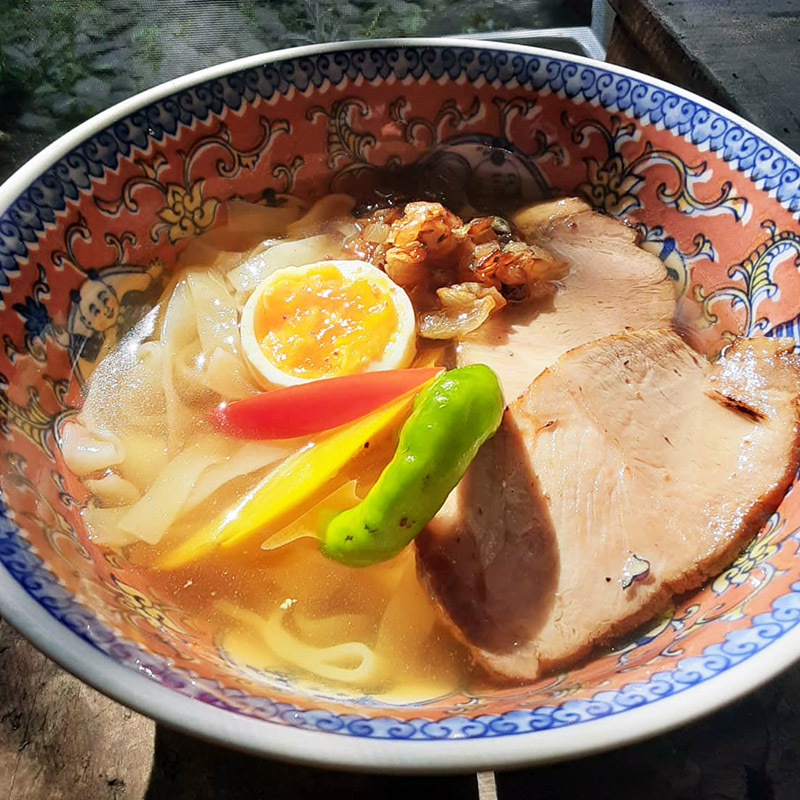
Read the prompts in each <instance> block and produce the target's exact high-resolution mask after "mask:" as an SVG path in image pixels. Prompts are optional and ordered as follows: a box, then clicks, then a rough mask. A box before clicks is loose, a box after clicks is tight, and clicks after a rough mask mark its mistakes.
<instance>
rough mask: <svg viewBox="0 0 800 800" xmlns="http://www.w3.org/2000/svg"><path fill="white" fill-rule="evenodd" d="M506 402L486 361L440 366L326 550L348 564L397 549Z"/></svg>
mask: <svg viewBox="0 0 800 800" xmlns="http://www.w3.org/2000/svg"><path fill="white" fill-rule="evenodd" d="M503 408H504V402H503V394H502V391H501V390H500V384H499V383H498V380H497V376H496V375H495V374H494V372H492V370H491V369H489V367H487V366H484V365H483V364H473V365H471V366H468V367H460V368H459V369H454V370H450V371H449V372H444V373H442V374H441V375H440V376H439V377H438V378H437V379H436V380H435V381H434V382H433V383H432V384H431V385H430V386H429V387H428V388H427V389H426V390H425V391H423V392H421V393H420V395H419V396H418V397H417V399H416V401H415V403H414V408H413V410H412V412H411V415H410V416H409V418H408V419H407V420H406V423H405V425H403V428H402V430H401V431H400V439H399V442H398V445H397V450H396V451H395V454H394V457H393V458H392V460H391V461H390V462H389V464H388V466H387V467H386V468H385V469H384V470H383V472H382V473H381V475H380V477H379V478H378V480H377V482H376V483H375V485H374V486H373V487H372V489H370V491H369V493H368V494H367V496H366V497H365V498H364V499H363V500H362V501H361V502H360V503H359V504H358V505H357V506H356V507H355V508H351V509H349V510H347V511H343V512H341V513H340V514H337V515H336V516H335V517H333V519H332V520H331V521H330V522H329V523H328V524H327V526H326V527H325V528H324V530H323V531H322V534H321V539H322V543H321V547H322V552H323V553H324V554H325V555H326V556H327V557H328V558H331V559H333V560H334V561H340V562H341V563H343V564H347V565H348V566H351V567H366V566H369V565H370V564H377V563H378V562H380V561H386V560H387V559H389V558H392V556H395V555H397V554H398V553H399V552H400V551H401V550H402V549H403V548H404V547H405V546H406V545H407V544H409V542H411V540H412V539H413V538H414V537H415V536H416V535H417V534H418V533H419V532H420V531H421V530H422V528H423V527H425V525H427V524H428V522H430V520H431V519H432V517H433V515H434V514H435V513H436V512H437V511H438V510H439V509H440V508H441V506H442V504H443V503H444V501H445V500H446V499H447V495H448V494H450V492H451V491H452V489H453V488H454V487H455V485H456V484H457V483H458V482H459V481H460V480H461V477H462V476H463V475H464V473H465V472H466V470H467V467H468V466H469V464H470V462H471V461H472V459H473V458H475V455H476V453H477V452H478V450H479V448H480V446H481V445H482V444H483V443H484V442H485V441H486V440H487V439H488V438H489V437H490V436H492V435H493V434H494V432H495V431H496V430H497V428H498V426H499V425H500V420H501V419H502V417H503Z"/></svg>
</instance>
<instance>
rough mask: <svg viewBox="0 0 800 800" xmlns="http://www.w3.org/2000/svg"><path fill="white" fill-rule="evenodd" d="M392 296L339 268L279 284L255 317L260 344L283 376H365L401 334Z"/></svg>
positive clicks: (272, 287) (264, 298)
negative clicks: (392, 339) (393, 335)
mask: <svg viewBox="0 0 800 800" xmlns="http://www.w3.org/2000/svg"><path fill="white" fill-rule="evenodd" d="M397 323H398V320H397V310H396V309H395V306H394V303H393V302H392V298H391V296H390V295H389V294H388V293H387V292H386V291H385V290H383V289H382V288H381V287H380V286H376V285H375V284H373V283H371V282H370V281H369V280H368V279H367V278H364V277H357V278H354V277H347V276H345V275H342V273H341V272H340V271H339V270H338V269H337V268H336V267H334V266H320V267H317V268H316V269H314V270H313V271H310V272H305V273H304V274H303V275H302V276H300V275H289V276H284V277H279V278H277V279H276V280H275V281H274V282H272V284H271V285H270V286H269V288H268V289H267V290H266V291H264V292H263V294H262V295H261V298H260V301H259V304H258V307H257V309H256V313H255V315H254V324H255V335H256V340H257V341H258V343H259V345H260V346H261V350H262V351H263V353H264V355H265V356H266V357H267V358H268V359H269V360H270V361H271V362H272V363H273V364H274V365H275V366H276V367H278V368H279V369H280V370H281V371H282V372H285V373H287V374H289V375H294V376H296V377H299V378H309V379H313V378H326V377H333V376H334V375H346V374H348V373H352V372H362V371H364V370H365V369H366V368H367V367H368V366H369V364H370V363H371V362H373V361H377V360H378V359H380V358H381V356H382V355H383V352H384V350H385V349H386V345H387V344H388V343H389V340H390V339H391V337H392V334H393V333H394V332H395V330H396V328H397Z"/></svg>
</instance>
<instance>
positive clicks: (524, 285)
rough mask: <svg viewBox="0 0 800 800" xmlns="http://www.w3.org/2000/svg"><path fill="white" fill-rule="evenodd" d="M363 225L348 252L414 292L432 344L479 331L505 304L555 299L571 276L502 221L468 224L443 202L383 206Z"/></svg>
mask: <svg viewBox="0 0 800 800" xmlns="http://www.w3.org/2000/svg"><path fill="white" fill-rule="evenodd" d="M358 224H359V229H360V230H359V232H358V233H357V234H356V235H355V236H353V237H351V239H350V240H349V241H348V242H347V244H346V246H347V248H348V249H350V250H351V252H353V253H354V254H355V255H357V256H358V257H360V258H365V259H367V260H368V261H371V262H372V263H373V264H375V265H376V266H378V267H381V268H382V269H384V270H385V272H386V274H387V275H388V276H389V277H390V278H391V279H392V280H393V281H394V282H395V283H397V284H398V285H400V286H402V287H403V288H404V289H405V290H406V291H407V292H408V294H409V295H410V296H411V299H412V301H413V303H414V306H415V308H416V310H417V313H418V315H419V321H420V334H421V335H422V336H425V337H427V338H431V339H445V338H452V337H456V336H460V335H463V334H465V333H467V332H469V331H472V330H475V329H476V328H478V327H479V326H480V325H481V324H483V322H485V321H486V319H488V317H489V315H490V314H492V313H494V312H495V311H497V310H499V309H500V308H502V307H503V306H504V305H505V304H506V303H507V302H511V303H523V302H531V301H534V300H538V299H541V298H543V297H546V296H549V295H552V294H553V293H554V292H555V283H554V282H555V281H558V280H560V279H561V278H563V277H564V276H565V274H566V265H565V264H564V263H563V262H560V261H557V260H556V259H555V258H554V257H553V256H552V255H551V254H550V253H549V252H547V250H544V249H543V248H541V247H537V246H536V245H531V244H528V243H527V242H525V241H524V240H522V238H521V237H520V236H519V235H518V234H517V233H516V232H515V231H514V230H513V228H512V226H511V225H510V224H509V223H508V222H507V221H506V220H505V219H502V218H501V217H477V218H476V219H473V220H471V221H470V222H468V223H466V224H465V223H464V222H463V221H462V220H461V219H460V218H459V217H458V216H456V215H455V214H453V213H452V212H451V211H448V210H447V209H446V208H445V207H444V206H443V205H441V204H440V203H428V202H414V203H408V204H407V205H406V206H405V208H404V209H402V211H401V210H400V209H398V208H388V209H387V208H383V209H378V210H377V211H373V212H372V213H371V214H370V215H368V216H366V217H363V218H361V219H360V220H359V222H358ZM465 287H469V288H465ZM479 289H481V290H483V291H482V292H480V293H479V292H478V290H479ZM489 290H491V291H489ZM448 331H450V333H447V332H448Z"/></svg>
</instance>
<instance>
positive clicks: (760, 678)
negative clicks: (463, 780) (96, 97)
mask: <svg viewBox="0 0 800 800" xmlns="http://www.w3.org/2000/svg"><path fill="white" fill-rule="evenodd" d="M412 163H413V164H417V165H418V166H420V167H421V170H420V174H423V175H427V176H429V177H430V180H431V181H432V182H433V183H434V184H435V182H436V181H439V180H448V181H450V182H451V183H453V184H457V185H459V186H463V192H464V194H465V196H466V198H467V199H469V200H471V201H473V202H474V203H476V204H482V205H483V206H484V207H487V206H488V207H491V204H492V202H493V200H494V199H496V200H497V201H498V202H500V201H502V202H503V203H505V204H506V205H508V204H509V203H512V204H515V205H519V204H522V203H525V202H529V201H533V200H536V199H537V198H540V197H543V196H545V195H546V194H547V193H548V192H550V191H551V190H555V191H558V192H580V193H583V194H584V195H585V196H586V197H587V198H588V199H589V200H590V202H591V203H592V204H593V205H594V206H595V207H596V208H597V209H599V210H601V211H603V212H605V213H607V214H611V215H613V216H617V217H623V218H626V219H627V220H628V221H629V222H630V223H631V224H633V225H635V226H636V227H637V228H638V230H639V232H640V234H641V237H642V241H643V243H644V247H646V248H648V249H650V250H651V251H652V252H654V253H656V254H657V255H658V256H659V257H660V258H661V259H663V261H664V263H665V265H666V268H667V270H668V272H669V275H670V277H671V279H672V280H673V282H674V285H675V290H676V293H677V295H678V296H679V298H680V299H679V302H678V311H679V316H680V317H683V318H687V319H688V318H691V319H693V320H695V321H698V320H699V324H700V334H699V336H698V341H697V344H698V345H699V346H700V347H703V348H706V349H708V350H713V349H716V348H719V347H720V345H721V344H723V343H724V342H725V340H726V338H727V337H730V336H731V334H733V333H737V334H739V333H744V334H766V335H778V334H780V335H789V336H796V335H798V325H799V324H800V316H798V315H799V314H800V271H798V265H800V230H798V225H797V212H798V209H800V159H799V158H798V156H796V155H795V154H793V153H791V152H790V151H788V150H787V149H786V148H784V147H782V146H781V145H780V144H779V143H777V142H776V141H774V140H773V139H772V138H771V137H769V136H767V135H766V134H764V133H762V132H760V131H759V130H757V129H756V128H754V127H753V126H752V125H749V124H748V123H746V122H744V121H743V120H741V119H739V118H737V117H735V116H734V115H732V114H730V113H728V112H726V111H724V110H723V109H721V108H718V107H716V106H714V105H713V104H711V103H708V102H706V101H705V100H703V99H701V98H699V97H696V96H693V95H691V94H689V93H687V92H684V91H682V90H680V89H676V88H674V87H671V86H668V85H666V84H664V83H661V82H659V81H656V80H654V79H651V78H647V77H644V76H641V75H637V74H635V73H632V72H630V71H627V70H624V69H620V68H617V67H612V66H608V65H605V64H601V63H595V62H591V61H588V60H586V59H582V58H578V57H574V56H564V55H559V54H555V53H550V52H546V51H538V50H533V49H528V48H523V47H513V46H509V45H497V44H475V43H472V42H469V43H467V42H459V41H456V40H430V41H421V40H409V41H393V42H374V43H369V44H363V43H362V44H340V45H330V46H318V47H310V48H302V49H299V50H289V51H284V52H280V53H275V54H271V55H264V56H255V57H253V58H249V59H244V60H241V61H236V62H233V63H230V64H223V65H221V66H218V67H213V68H211V69H208V70H205V71H203V72H199V73H196V74H193V75H189V76H187V77H185V78H183V79H181V80H177V81H173V82H170V83H168V84H165V85H163V86H160V87H157V88H155V89H152V90H150V91H148V92H145V93H143V94H141V95H138V96H137V97H134V98H132V99H131V100H129V101H127V102H125V103H122V104H120V105H118V106H116V107H114V108H112V109H110V110H109V111H106V112H104V113H103V114H100V115H99V116H97V117H95V118H94V119H92V120H90V121H89V122H87V123H85V124H83V125H81V126H80V127H78V128H76V129H75V130H74V131H73V132H72V133H70V134H68V135H67V136H65V137H63V138H62V139H60V140H59V141H58V142H56V143H55V144H54V145H52V146H51V147H49V148H48V149H46V150H45V151H44V152H42V153H41V154H40V155H39V156H37V157H36V158H35V159H33V160H32V161H31V162H30V163H29V164H27V165H26V166H25V167H23V168H22V169H21V170H20V171H19V172H18V173H17V174H16V175H14V176H13V177H12V178H11V179H9V180H8V182H7V183H6V184H5V185H4V186H3V187H2V189H0V212H1V213H2V217H0V270H1V272H0V298H1V301H2V302H1V306H0V327H1V328H2V334H3V349H2V352H0V389H1V391H0V414H2V437H1V438H0V473H1V474H0V481H1V482H2V507H1V508H0V612H1V613H2V615H3V616H4V617H6V618H7V619H8V620H9V621H10V622H11V623H12V624H13V625H14V626H16V627H17V628H18V629H19V630H20V631H22V632H23V633H24V634H25V635H26V636H27V637H28V638H30V639H31V641H32V642H33V643H34V644H35V645H37V646H38V647H39V648H40V649H41V650H43V651H44V652H45V653H47V654H48V655H49V656H51V657H52V658H54V659H55V660H56V661H58V662H59V663H60V664H62V665H63V666H64V667H66V668H67V669H68V670H70V671H71V672H73V673H74V674H76V675H77V676H79V677H80V678H82V679H83V680H85V681H86V682H88V683H90V684H92V685H93V686H95V687H97V688H98V689H100V690H101V691H103V692H105V693H106V694H108V695H110V696H111V697H114V698H116V699H117V700H119V701H121V702H123V703H125V704H127V705H128V706H130V707H132V708H134V709H136V710H137V711H140V712H142V713H144V714H147V715H149V716H151V717H154V718H156V719H159V720H161V721H163V722H165V723H167V724H169V725H171V726H174V727H177V728H180V729H183V730H185V731H189V732H192V733H195V734H199V735H202V736H204V737H207V738H210V739H213V740H216V741H218V742H222V743H225V744H229V745H232V746H235V747H239V748H242V749H246V750H250V751H253V752H257V753H264V754H269V755H273V756H279V757H284V758H289V759H294V760H305V761H309V762H313V763H317V764H328V765H337V766H344V767H350V768H359V769H394V770H409V771H411V770H414V771H424V770H458V769H471V770H474V769H477V768H480V767H503V766H511V765H520V764H530V763H536V762H542V761H546V760H554V759H558V758H566V757H570V756H576V755H579V754H584V753H588V752H591V751H596V750H600V749H603V748H609V747H612V746H616V745H620V744H623V743H626V742H630V741H632V740H635V739H638V738H642V737H644V736H648V735H652V734H655V733H657V732H660V731H664V730H666V729H668V728H670V727H673V726H676V725H678V724H681V723H685V722H687V721H689V720H691V719H693V718H695V717H697V716H698V715H700V714H703V713H706V712H708V711H710V710H712V709H714V708H717V707H718V706H720V705H722V704H723V703H726V702H728V701H730V700H732V699H734V698H736V697H738V696H740V695H741V694H743V693H744V692H746V691H749V690H751V689H753V688H754V687H756V686H757V685H759V684H761V683H762V682H764V681H766V680H767V679H769V678H770V677H771V676H773V675H775V674H776V673H778V672H779V671H780V670H781V669H783V668H785V667H786V666H788V665H789V664H790V663H792V662H793V661H794V660H795V659H796V658H797V657H798V656H800V627H798V621H800V580H798V569H799V568H800V556H798V547H800V491H797V490H796V488H795V487H793V488H792V489H791V490H790V491H789V493H788V494H787V496H786V498H785V500H784V501H783V503H782V504H781V506H780V508H779V509H778V511H777V512H776V513H775V514H774V515H773V516H772V518H771V519H770V520H769V522H768V523H767V524H766V526H765V527H764V529H763V530H762V531H761V533H760V534H759V536H758V538H757V540H756V541H755V542H753V544H752V545H751V546H750V547H749V548H748V549H747V551H746V552H744V553H743V554H742V555H741V556H740V557H739V558H738V560H737V561H736V562H735V563H734V564H733V565H731V567H730V568H729V569H727V570H726V571H725V572H723V573H722V574H721V575H719V576H718V577H717V578H716V579H715V580H714V581H712V582H711V583H710V584H708V585H707V586H706V587H705V588H704V589H703V590H702V591H699V592H696V593H693V594H691V595H690V596H688V597H686V598H685V599H683V600H681V601H680V602H678V603H677V604H676V605H675V606H674V607H672V608H670V609H669V610H668V611H667V612H665V613H664V614H662V615H661V616H660V617H659V618H658V619H657V620H654V621H653V622H652V623H651V624H649V625H648V626H645V628H644V629H642V630H640V631H639V633H638V634H637V635H635V636H633V637H630V638H629V639H628V640H627V643H626V644H625V645H624V646H622V647H620V648H618V649H616V650H614V651H610V650H607V651H604V652H602V653H598V654H596V655H595V656H594V657H593V658H592V659H590V660H589V661H587V662H586V663H584V664H583V665H581V666H579V667H576V668H574V669H572V670H570V671H568V672H565V673H562V674H558V675H552V676H549V677H546V678H544V679H542V680H540V681H538V682H537V683H535V684H532V685H528V686H522V687H515V688H505V689H502V690H499V689H498V690H489V691H487V692H486V693H485V694H453V695H450V696H445V697H439V698H436V699H435V700H431V701H430V702H425V703H411V704H407V705H402V704H395V705H391V704H387V703H385V702H384V703H379V702H377V701H376V700H374V699H371V698H369V697H363V698H358V699H356V700H352V699H348V698H347V697H346V696H343V695H338V694H337V693H336V692H335V691H334V690H328V691H321V690H319V688H316V689H313V688H311V687H309V686H307V685H305V684H304V683H303V682H302V681H300V680H292V679H289V678H286V677H281V676H273V677H271V678H270V677H263V678H258V677H257V676H255V675H253V674H245V673H243V672H241V671H238V670H237V669H236V668H235V667H233V666H232V665H231V664H230V663H229V662H228V661H227V660H226V658H225V656H224V654H223V653H221V652H220V651H219V650H218V649H217V647H216V646H215V642H214V641H213V639H212V638H211V637H210V636H209V635H208V634H207V633H205V632H204V630H203V627H202V625H200V624H198V623H197V621H196V620H193V619H190V618H186V616H185V615H183V614H181V613H180V611H179V610H178V609H176V608H175V607H173V606H172V605H171V604H170V603H169V602H167V601H166V600H165V599H164V598H159V597H158V596H157V595H156V594H155V593H154V592H153V591H151V589H150V587H149V586H148V581H147V577H146V576H145V575H142V574H141V573H139V572H136V571H135V570H134V569H133V568H131V567H130V566H129V565H128V564H126V562H125V560H124V559H123V558H121V557H119V556H116V555H113V554H110V553H109V552H105V551H103V550H101V549H99V548H97V547H95V546H94V545H93V544H92V543H91V542H90V541H89V540H88V538H87V536H86V531H85V529H84V527H83V525H82V522H81V517H80V507H79V503H78V501H77V500H76V499H75V497H74V496H73V494H74V492H72V490H71V487H72V486H73V485H74V481H72V479H71V476H69V475H68V474H67V473H66V470H65V469H64V468H63V465H62V464H61V463H60V461H59V459H58V457H57V453H56V448H55V443H54V435H53V431H54V426H57V425H58V424H59V421H60V420H62V419H63V418H64V417H65V416H66V415H69V414H70V413H73V411H74V409H75V408H76V407H77V406H78V405H79V403H80V396H81V383H82V382H83V380H84V379H85V377H86V375H88V373H89V372H90V370H91V368H92V366H93V364H94V362H95V361H96V359H97V357H98V353H99V351H100V349H101V347H102V346H103V344H104V342H106V341H107V338H108V337H109V336H113V337H116V336H118V335H119V332H120V331H121V330H123V329H124V328H125V326H126V325H127V324H128V321H129V319H130V313H129V312H130V309H131V308H133V307H135V305H136V304H140V303H141V302H143V301H145V302H146V301H147V300H148V299H152V298H153V297H154V296H156V295H157V293H158V291H159V289H160V288H161V286H162V285H163V282H164V279H165V276H166V275H168V274H169V271H170V269H171V267H172V265H173V264H174V262H175V257H176V253H178V252H179V251H180V248H181V247H182V246H184V245H185V244H186V242H187V241H188V240H189V238H190V237H191V236H193V235H195V234H198V233H201V232H203V231H205V230H207V229H208V228H209V227H211V226H212V225H213V224H214V223H215V221H216V220H217V219H218V216H219V214H221V213H222V210H221V209H222V208H223V206H222V203H223V201H224V200H225V199H226V198H229V197H231V196H233V195H239V196H243V197H245V198H247V199H250V200H257V201H258V202H261V203H264V204H280V203H283V202H285V201H286V199H287V196H288V195H296V196H299V197H301V198H311V197H314V196H319V195H321V194H323V193H325V192H328V191H348V190H349V189H352V188H353V187H354V186H359V185H362V186H363V185H364V182H369V181H370V180H371V178H372V176H374V173H375V170H376V168H378V167H380V166H385V165H387V164H406V165H407V164H412ZM73 367H74V372H73Z"/></svg>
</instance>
